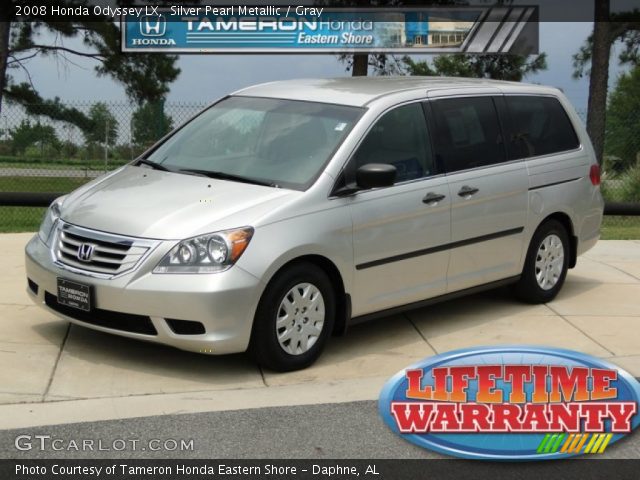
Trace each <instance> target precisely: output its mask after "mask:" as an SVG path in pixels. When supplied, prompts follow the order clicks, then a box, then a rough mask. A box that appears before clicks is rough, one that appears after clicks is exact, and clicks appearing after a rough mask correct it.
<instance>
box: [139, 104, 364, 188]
mask: <svg viewBox="0 0 640 480" xmlns="http://www.w3.org/2000/svg"><path fill="white" fill-rule="evenodd" d="M361 113H362V109H361V108H357V107H349V106H341V105H333V104H325V103H316V102H305V101H297V100H282V99H273V98H257V97H241V96H237V97H228V98H226V99H224V100H222V101H220V102H218V103H217V104H215V105H214V106H212V107H211V108H209V109H208V110H206V111H205V112H203V113H202V114H201V115H198V116H197V117H196V118H194V119H193V120H192V121H190V122H189V123H188V124H186V125H185V126H184V127H182V128H181V129H180V130H178V131H177V132H176V133H175V134H174V135H172V136H171V137H170V138H168V139H167V140H166V141H165V142H164V143H162V144H161V145H160V146H159V147H157V148H156V149H155V150H154V151H153V152H152V153H151V154H150V155H148V156H147V157H146V158H145V159H144V162H145V163H147V164H149V163H150V162H153V164H156V165H158V164H159V165H161V166H162V167H164V168H166V169H167V170H172V171H184V172H185V173H193V174H200V175H209V176H211V177H214V178H215V177H217V178H224V179H227V180H236V181H243V180H245V181H248V182H250V183H258V184H266V185H274V186H276V185H277V186H282V187H285V188H293V189H298V190H304V189H306V188H308V187H309V186H310V185H311V183H313V181H314V180H315V179H316V178H317V176H318V175H319V174H320V172H321V170H322V169H323V167H324V166H325V164H326V163H327V162H328V160H329V158H330V157H331V155H332V154H333V152H334V151H335V150H336V148H337V147H338V146H339V145H340V143H341V142H342V140H343V139H344V138H345V136H346V135H347V133H348V132H349V131H350V130H351V128H352V127H353V125H354V123H355V122H356V121H357V120H358V118H359V117H360V115H361Z"/></svg>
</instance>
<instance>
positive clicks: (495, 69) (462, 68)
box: [402, 53, 547, 82]
mask: <svg viewBox="0 0 640 480" xmlns="http://www.w3.org/2000/svg"><path fill="white" fill-rule="evenodd" d="M402 62H403V63H404V66H405V68H406V72H407V73H408V74H409V75H425V76H447V77H472V78H491V79H494V80H511V81H516V82H519V81H521V80H522V79H523V78H524V77H526V76H527V75H529V74H532V73H536V72H539V71H540V70H546V69H547V56H546V54H545V53H541V54H540V55H533V56H530V57H526V56H524V55H500V54H493V55H492V54H488V55H465V54H462V53H458V54H455V55H440V56H438V57H436V58H435V59H434V60H433V62H432V64H430V63H429V62H428V61H421V62H416V61H414V60H413V59H412V58H411V57H409V56H405V57H403V58H402Z"/></svg>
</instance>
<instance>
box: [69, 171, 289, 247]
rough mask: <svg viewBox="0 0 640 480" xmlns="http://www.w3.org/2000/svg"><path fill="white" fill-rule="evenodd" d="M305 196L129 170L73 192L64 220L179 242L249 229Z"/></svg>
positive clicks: (246, 185)
mask: <svg viewBox="0 0 640 480" xmlns="http://www.w3.org/2000/svg"><path fill="white" fill-rule="evenodd" d="M299 195H301V192H297V191H293V190H286V189H281V188H272V187H263V186H260V185H251V184H247V183H240V182H232V181H226V180H216V179H211V178H206V177H201V176H194V175H183V174H178V173H171V172H163V171H159V170H152V169H149V168H145V167H133V166H126V167H123V168H121V169H119V170H116V171H115V172H113V173H111V174H108V175H106V176H104V177H101V178H98V179H96V180H94V181H93V182H90V183H89V184H87V185H85V186H83V187H81V188H79V189H78V190H76V191H74V192H73V193H71V194H70V195H69V196H68V197H67V198H66V200H65V201H64V203H63V205H62V208H61V218H62V220H64V221H66V222H68V223H72V224H75V225H79V226H82V227H86V228H92V229H95V230H102V231H105V232H110V233H117V234H121V235H128V236H134V237H144V238H156V239H165V240H179V239H184V238H188V237H191V236H195V235H199V234H202V233H209V232H212V231H217V230H224V229H227V228H236V227H243V226H251V225H253V224H254V222H255V221H256V220H258V219H259V218H261V217H262V216H264V215H266V214H267V213H270V212H273V210H274V209H275V208H277V207H278V206H280V205H282V204H284V203H286V202H288V201H289V200H291V199H292V198H293V197H296V196H299Z"/></svg>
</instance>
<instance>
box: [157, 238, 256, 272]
mask: <svg viewBox="0 0 640 480" xmlns="http://www.w3.org/2000/svg"><path fill="white" fill-rule="evenodd" d="M252 236H253V228H251V227H246V228H239V229H236V230H225V231H222V232H216V233H209V234H207V235H200V236H198V237H193V238H188V239H187V240H183V241H182V242H180V243H178V244H177V245H176V246H175V247H173V248H172V249H171V251H170V252H169V253H167V254H166V255H165V256H164V258H163V259H162V261H161V262H160V263H159V264H158V265H157V266H156V268H154V269H153V273H216V272H223V271H225V270H227V269H228V268H230V267H231V266H232V265H233V264H234V263H236V262H237V261H238V259H239V258H240V256H241V255H242V254H243V253H244V251H245V249H246V248H247V245H249V241H250V240H251V237H252Z"/></svg>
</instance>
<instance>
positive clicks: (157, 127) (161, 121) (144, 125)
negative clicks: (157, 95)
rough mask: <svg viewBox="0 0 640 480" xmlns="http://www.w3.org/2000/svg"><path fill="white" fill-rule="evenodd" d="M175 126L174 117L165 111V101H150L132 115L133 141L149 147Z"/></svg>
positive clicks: (138, 144)
mask: <svg viewBox="0 0 640 480" xmlns="http://www.w3.org/2000/svg"><path fill="white" fill-rule="evenodd" d="M172 128H173V119H172V118H171V117H170V116H168V115H167V114H166V113H165V111H164V102H148V103H145V104H144V105H142V106H141V107H139V108H138V109H137V110H136V111H135V112H133V115H132V116H131V132H132V136H133V143H135V144H136V145H137V146H139V147H143V148H146V147H149V146H151V145H152V144H153V143H154V142H155V141H156V140H158V139H159V138H160V137H162V136H163V135H165V134H167V133H169V131H171V129H172Z"/></svg>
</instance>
